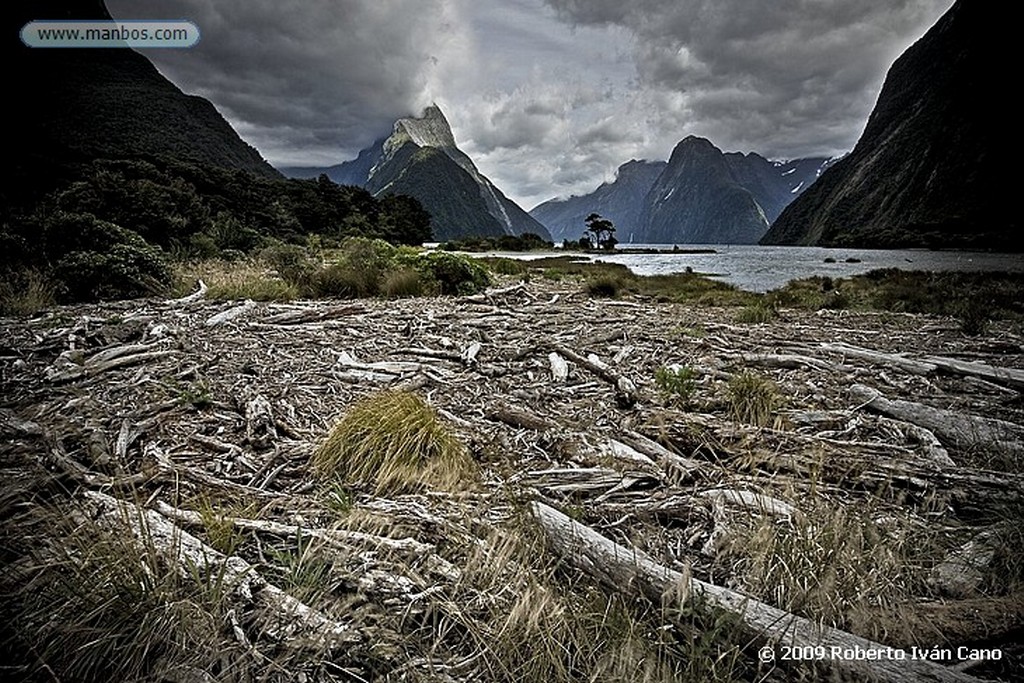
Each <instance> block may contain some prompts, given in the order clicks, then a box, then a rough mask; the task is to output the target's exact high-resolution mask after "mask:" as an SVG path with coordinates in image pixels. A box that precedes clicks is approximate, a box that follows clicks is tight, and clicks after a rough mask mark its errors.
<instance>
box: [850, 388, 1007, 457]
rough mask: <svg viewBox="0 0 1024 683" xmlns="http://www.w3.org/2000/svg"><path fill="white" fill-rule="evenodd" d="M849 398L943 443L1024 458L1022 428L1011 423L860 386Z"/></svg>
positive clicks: (851, 392) (852, 391)
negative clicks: (925, 432)
mask: <svg viewBox="0 0 1024 683" xmlns="http://www.w3.org/2000/svg"><path fill="white" fill-rule="evenodd" d="M850 396H851V397H852V398H853V400H855V401H857V402H858V403H861V404H863V405H864V406H865V407H867V408H870V409H871V410H874V411H876V412H879V413H882V414H883V415H888V416H889V417H894V418H896V419H897V420H903V421H904V422H909V423H910V424H914V425H917V426H918V427H924V428H925V429H927V430H929V431H931V432H932V433H934V434H935V436H937V437H938V438H939V440H940V441H942V442H943V443H945V444H949V445H954V446H957V447H959V448H962V449H972V448H983V449H995V450H998V451H1001V452H1004V453H1006V454H1008V455H1012V456H1014V457H1022V456H1024V427H1021V426H1019V425H1016V424H1014V423H1012V422H1007V421H1005V420H996V419H993V418H989V417H978V416H976V415H967V414H965V413H957V412H953V411H951V410H942V409H940V408H932V407H931V406H927V405H924V404H923V403H914V402H913V401H901V400H890V399H888V398H886V397H885V396H883V395H882V394H881V393H879V392H878V391H876V390H875V389H872V388H871V387H868V386H864V385H863V384H854V385H853V386H852V387H850Z"/></svg>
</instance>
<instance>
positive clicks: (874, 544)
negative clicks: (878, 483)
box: [728, 497, 943, 642]
mask: <svg viewBox="0 0 1024 683" xmlns="http://www.w3.org/2000/svg"><path fill="white" fill-rule="evenodd" d="M729 547H730V551H729V559H728V562H729V563H730V564H733V565H734V566H736V569H737V574H738V576H739V577H741V581H742V582H743V586H744V588H743V590H744V591H745V592H747V593H749V594H750V595H753V596H755V597H758V598H761V599H763V600H765V601H767V602H769V603H770V604H773V605H775V606H777V607H779V608H781V609H784V610H787V611H790V612H794V613H796V614H800V615H802V616H804V617H807V618H809V619H812V620H817V621H822V622H824V623H827V624H834V625H836V626H838V627H840V628H843V629H846V630H850V631H852V632H854V633H858V634H861V635H864V636H865V637H869V638H874V639H877V640H882V641H883V642H893V641H897V642H908V641H911V642H912V641H913V640H914V638H915V635H916V634H915V633H913V629H912V627H911V626H910V625H909V623H904V621H905V618H906V617H907V613H908V612H912V611H913V608H914V604H915V603H916V601H917V600H918V597H917V596H920V595H924V594H927V592H928V590H929V589H928V587H927V577H928V571H929V569H930V567H931V566H933V565H934V563H935V562H936V561H938V560H939V559H941V557H942V554H943V550H942V548H941V544H940V543H939V539H938V538H937V535H936V533H934V532H933V533H929V532H928V531H927V526H926V525H924V524H922V523H921V522H920V521H917V520H915V519H914V518H913V517H912V515H910V514H909V513H905V512H902V511H894V510H882V508H881V506H880V505H879V504H878V501H877V499H873V498H870V499H867V500H865V501H861V502H859V503H855V504H837V503H835V502H832V501H828V500H826V499H824V498H820V497H810V498H805V499H804V500H803V501H802V502H801V514H800V515H797V516H796V517H795V518H793V519H785V520H778V519H771V518H759V517H752V518H751V519H750V520H748V523H747V524H743V525H742V526H738V527H737V528H736V529H735V530H734V531H733V532H732V534H731V538H730V540H729Z"/></svg>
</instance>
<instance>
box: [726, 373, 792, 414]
mask: <svg viewBox="0 0 1024 683" xmlns="http://www.w3.org/2000/svg"><path fill="white" fill-rule="evenodd" d="M726 391H727V394H728V397H729V412H730V414H731V415H732V418H733V419H734V420H736V421H737V422H743V423H746V424H752V425H757V426H758V427H766V426H768V425H769V424H771V423H772V422H773V420H774V419H775V413H776V411H777V410H778V409H779V408H780V407H781V406H782V404H783V399H782V395H781V394H780V393H779V389H778V387H777V386H776V385H775V382H773V381H772V380H770V379H769V378H768V377H766V376H764V375H762V374H760V373H757V372H753V371H750V370H747V371H744V372H741V373H739V374H738V375H735V376H733V378H732V379H730V380H729V384H728V386H727V387H726Z"/></svg>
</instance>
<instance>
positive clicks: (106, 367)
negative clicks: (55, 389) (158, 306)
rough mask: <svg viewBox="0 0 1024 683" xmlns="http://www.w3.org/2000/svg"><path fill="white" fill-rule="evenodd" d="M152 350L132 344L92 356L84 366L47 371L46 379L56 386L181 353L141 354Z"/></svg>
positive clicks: (160, 351)
mask: <svg viewBox="0 0 1024 683" xmlns="http://www.w3.org/2000/svg"><path fill="white" fill-rule="evenodd" d="M152 348H153V347H152V346H147V345H144V344H132V345H130V346H127V347H117V348H115V349H108V350H106V351H101V352H99V353H97V354H95V355H94V356H90V357H89V358H88V359H86V360H85V362H84V363H82V365H76V366H72V367H70V368H66V369H64V370H56V369H54V368H51V369H49V370H47V372H46V379H48V380H50V381H51V382H53V383H55V384H61V383H63V382H73V381H75V380H79V379H84V378H87V377H95V376H96V375H102V374H103V373H104V372H109V371H110V370H117V369H119V368H127V367H130V366H132V365H138V364H140V363H148V362H150V361H154V360H160V359H161V358H167V357H169V356H176V355H179V354H180V353H181V352H180V351H177V350H175V349H161V350H157V351H152V350H145V351H141V352H139V349H152Z"/></svg>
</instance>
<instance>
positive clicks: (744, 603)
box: [531, 502, 980, 683]
mask: <svg viewBox="0 0 1024 683" xmlns="http://www.w3.org/2000/svg"><path fill="white" fill-rule="evenodd" d="M531 507H532V511H533V514H534V516H535V517H536V519H537V521H538V522H539V523H540V525H541V527H542V529H543V530H544V534H545V536H546V537H547V540H548V544H549V546H550V548H551V549H552V550H553V551H554V552H556V553H557V554H558V555H559V556H561V557H562V558H563V559H564V560H565V561H566V562H568V563H569V564H571V565H573V566H575V567H576V568H577V569H579V570H580V571H583V572H585V573H587V574H588V575H590V576H591V577H593V578H594V579H596V580H598V581H599V582H600V583H602V584H604V585H605V586H606V587H608V588H609V589H612V590H616V591H632V592H635V593H639V594H641V595H643V596H645V597H646V598H647V599H648V600H651V601H652V602H654V603H656V604H662V603H663V602H665V601H666V599H667V598H668V599H671V597H672V596H687V595H690V596H695V597H697V598H700V599H701V601H702V602H703V604H704V605H705V606H706V607H708V608H710V609H715V610H722V611H724V612H727V613H728V614H730V615H732V616H733V617H734V618H735V619H736V623H737V625H738V627H739V628H740V629H741V630H742V631H743V634H744V636H746V637H749V638H752V639H754V640H756V641H759V642H766V643H767V644H768V645H769V646H775V647H777V646H782V645H785V646H796V647H803V646H807V647H814V646H821V647H824V649H825V652H826V653H830V654H831V653H833V652H836V653H837V656H831V657H829V656H826V657H825V658H824V659H820V660H817V662H816V663H817V664H818V665H821V666H825V667H828V668H830V669H832V670H833V671H835V672H837V673H839V674H842V675H847V676H855V677H857V678H858V680H859V679H864V678H866V679H868V680H875V681H896V682H900V683H911V682H915V683H916V682H924V681H928V682H930V683H935V682H940V683H946V682H948V683H953V682H955V681H960V682H965V683H966V682H970V681H974V682H976V683H980V679H977V678H975V677H973V676H970V675H968V674H965V673H962V672H959V671H954V670H952V669H949V668H947V667H944V666H942V665H940V664H936V663H934V662H930V661H926V660H915V659H912V658H910V657H909V656H908V657H906V658H905V659H903V660H900V661H897V660H894V659H887V658H884V657H882V658H879V659H876V660H871V659H867V658H866V657H863V658H857V657H855V656H853V655H852V654H851V655H850V656H849V657H844V656H841V655H842V653H844V652H851V653H852V652H856V651H860V652H869V651H870V652H876V653H883V654H884V653H885V652H888V651H890V649H889V648H887V647H886V646H885V645H883V644H881V643H876V642H874V641H871V640H868V639H867V638H862V637H860V636H856V635H854V634H852V633H848V632H846V631H841V630H839V629H835V628H830V627H828V626H823V625H819V624H815V623H814V622H812V621H810V620H808V619H804V618H803V617H798V616H796V615H794V614H791V613H789V612H785V611H783V610H780V609H778V608H776V607H772V606H771V605H768V604H766V603H763V602H761V601H759V600H755V599H754V598H751V597H749V596H747V595H743V594H742V593H737V592H736V591H733V590H730V589H728V588H723V587H721V586H716V585H714V584H710V583H707V582H705V581H701V580H699V579H694V578H692V577H687V576H686V575H685V574H683V573H682V572H678V571H675V570H673V569H670V568H668V567H666V566H664V565H662V564H659V563H658V562H656V561H655V560H653V559H652V558H651V557H650V556H648V555H647V554H645V553H643V552H641V551H640V550H637V549H635V548H626V547H624V546H621V545H619V544H617V543H615V542H613V541H611V540H609V539H607V538H605V537H604V536H602V535H601V534H599V533H597V532H596V531H594V530H593V529H590V528H589V527H587V526H585V525H583V524H580V523H578V522H575V521H574V520H572V519H570V518H569V517H567V516H566V515H563V514H562V513H561V512H559V511H557V510H555V509H554V508H551V507H549V506H547V505H544V504H543V503H537V502H535V503H533V504H532V506H531ZM833 648H836V650H833Z"/></svg>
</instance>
